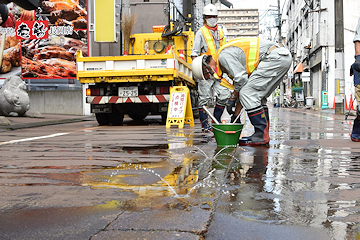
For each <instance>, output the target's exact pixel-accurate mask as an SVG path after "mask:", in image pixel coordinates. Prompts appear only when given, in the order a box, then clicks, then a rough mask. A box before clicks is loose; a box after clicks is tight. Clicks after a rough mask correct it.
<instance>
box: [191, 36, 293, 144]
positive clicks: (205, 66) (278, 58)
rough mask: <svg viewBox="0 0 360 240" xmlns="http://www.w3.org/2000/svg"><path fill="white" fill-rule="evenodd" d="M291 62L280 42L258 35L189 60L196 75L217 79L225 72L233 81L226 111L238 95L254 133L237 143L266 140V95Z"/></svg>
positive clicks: (253, 142)
mask: <svg viewBox="0 0 360 240" xmlns="http://www.w3.org/2000/svg"><path fill="white" fill-rule="evenodd" d="M291 62H292V58H291V54H290V52H289V50H287V49H286V48H284V47H282V45H281V44H276V43H274V42H271V41H268V40H264V39H260V38H236V39H233V40H231V41H229V42H227V43H226V44H225V45H224V46H222V47H221V48H220V49H219V51H218V53H217V55H215V56H213V57H212V56H210V55H207V56H200V57H197V58H196V59H194V60H193V63H192V70H193V74H194V76H195V77H196V78H205V79H209V78H210V79H212V78H221V76H222V73H226V74H227V75H228V76H229V77H230V78H232V80H233V82H234V87H235V88H234V91H233V93H232V94H231V97H230V99H229V100H228V104H227V110H228V111H229V112H230V111H232V107H233V106H234V105H235V103H236V99H237V98H239V100H240V104H241V105H242V106H243V107H245V110H246V111H247V114H248V116H249V119H250V122H251V124H252V125H253V126H254V130H255V133H254V134H253V135H251V136H250V137H246V138H242V139H240V140H239V145H241V146H258V145H267V144H268V143H269V140H270V139H269V124H270V123H269V112H268V107H267V105H266V103H267V98H268V97H269V96H270V94H271V93H272V92H273V91H274V90H275V89H276V87H277V86H279V84H280V82H281V81H282V79H283V77H284V76H285V74H286V73H287V71H288V70H289V68H290V65H291Z"/></svg>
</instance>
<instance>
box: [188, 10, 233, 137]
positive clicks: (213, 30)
mask: <svg viewBox="0 0 360 240" xmlns="http://www.w3.org/2000/svg"><path fill="white" fill-rule="evenodd" d="M217 17H218V11H217V9H216V7H215V5H213V4H208V5H206V6H205V7H204V10H203V19H204V26H202V27H201V28H200V29H199V30H198V31H197V32H196V34H195V39H194V46H193V49H192V53H191V57H192V59H194V58H196V57H198V56H201V55H214V54H215V53H216V51H217V50H218V49H219V48H220V47H221V46H222V45H223V44H225V43H226V39H225V36H224V32H223V30H222V29H221V27H219V26H218V24H217ZM197 83H198V92H199V117H200V122H201V127H202V129H203V131H205V132H208V131H211V126H210V125H209V122H208V116H207V114H206V112H205V111H204V109H203V108H202V106H204V105H207V104H208V103H209V101H210V100H211V99H212V94H211V93H212V90H214V91H215V93H216V104H215V109H214V117H215V118H216V119H217V120H218V122H221V116H222V114H223V112H224V109H225V106H226V103H227V100H228V98H229V97H230V93H231V92H230V90H229V89H228V88H226V87H223V86H221V85H220V82H218V81H214V80H211V79H208V80H204V79H197Z"/></svg>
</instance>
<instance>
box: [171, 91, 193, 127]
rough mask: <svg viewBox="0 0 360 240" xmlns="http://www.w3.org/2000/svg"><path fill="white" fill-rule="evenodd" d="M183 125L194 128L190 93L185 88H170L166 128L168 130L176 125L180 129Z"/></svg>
mask: <svg viewBox="0 0 360 240" xmlns="http://www.w3.org/2000/svg"><path fill="white" fill-rule="evenodd" d="M184 124H190V126H191V127H194V126H195V124H194V116H193V112H192V107H191V100H190V92H189V89H188V88H187V87H182V86H176V87H172V88H171V89H170V101H169V107H168V113H167V119H166V127H167V128H170V127H171V126H172V125H177V126H178V127H179V128H180V129H181V128H183V127H184Z"/></svg>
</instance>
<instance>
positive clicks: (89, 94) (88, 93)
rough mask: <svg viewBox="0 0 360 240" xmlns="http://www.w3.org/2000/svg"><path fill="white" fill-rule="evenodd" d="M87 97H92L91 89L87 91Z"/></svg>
mask: <svg viewBox="0 0 360 240" xmlns="http://www.w3.org/2000/svg"><path fill="white" fill-rule="evenodd" d="M86 96H91V89H90V88H87V89H86Z"/></svg>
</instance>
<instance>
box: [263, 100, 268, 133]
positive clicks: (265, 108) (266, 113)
mask: <svg viewBox="0 0 360 240" xmlns="http://www.w3.org/2000/svg"><path fill="white" fill-rule="evenodd" d="M262 107H263V108H264V113H265V118H266V121H267V126H266V128H267V132H269V129H270V116H269V108H268V107H267V106H266V105H263V106H262Z"/></svg>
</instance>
